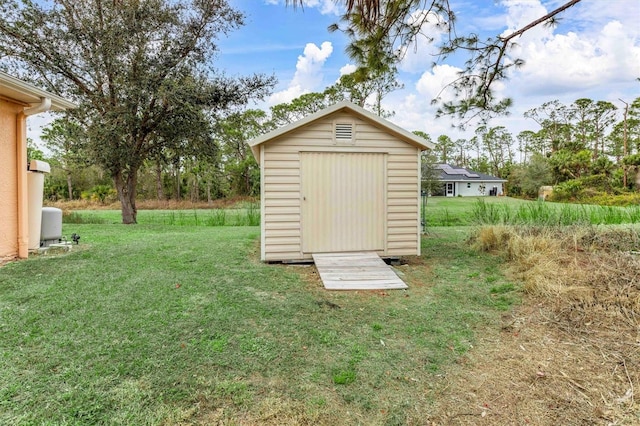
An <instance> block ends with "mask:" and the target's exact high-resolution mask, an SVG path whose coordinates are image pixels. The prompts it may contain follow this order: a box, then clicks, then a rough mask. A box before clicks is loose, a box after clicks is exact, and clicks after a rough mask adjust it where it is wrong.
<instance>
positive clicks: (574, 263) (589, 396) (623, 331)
mask: <svg viewBox="0 0 640 426" xmlns="http://www.w3.org/2000/svg"><path fill="white" fill-rule="evenodd" d="M526 240H528V242H527V241H526ZM475 242H476V244H477V245H478V247H482V248H484V249H486V250H493V251H496V252H499V253H500V254H501V255H502V256H504V257H505V259H506V261H507V263H508V265H509V268H510V272H511V274H513V275H514V276H515V277H517V278H519V279H520V280H522V281H523V282H524V288H525V289H526V292H527V294H526V295H525V297H524V300H523V304H522V305H521V306H520V307H519V308H518V309H517V310H515V311H513V312H512V313H510V314H508V315H505V316H504V317H503V324H502V328H501V329H500V330H487V331H485V334H484V336H482V337H481V338H480V340H479V343H478V344H477V346H476V347H475V349H474V350H472V351H469V352H468V354H467V355H466V357H465V358H464V359H463V360H462V362H461V365H459V366H456V367H454V368H450V369H449V370H448V372H447V374H446V380H445V381H446V384H445V385H443V387H442V389H441V391H440V395H439V396H438V398H437V402H436V409H435V411H434V412H433V415H432V417H431V418H430V420H431V421H432V422H433V423H434V424H447V425H467V424H468V425H482V424H487V425H520V424H525V425H526V424H532V425H557V424H563V425H587V424H588V425H591V424H611V425H619V424H638V423H639V422H640V404H639V403H638V399H639V398H640V396H638V395H637V392H638V389H640V309H639V308H640V278H639V275H640V259H639V257H640V256H637V255H635V254H630V253H633V252H634V251H635V250H637V242H638V238H637V230H629V229H613V230H612V229H607V230H599V229H595V228H587V229H564V230H561V229H555V230H546V231H541V230H535V229H526V230H524V229H515V228H506V227H491V228H485V229H483V230H481V231H480V232H479V233H478V235H477V236H476V240H475Z"/></svg>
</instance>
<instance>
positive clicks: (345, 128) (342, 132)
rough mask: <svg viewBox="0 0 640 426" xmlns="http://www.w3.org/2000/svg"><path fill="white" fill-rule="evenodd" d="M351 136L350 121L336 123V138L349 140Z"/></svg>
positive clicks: (351, 126)
mask: <svg viewBox="0 0 640 426" xmlns="http://www.w3.org/2000/svg"><path fill="white" fill-rule="evenodd" d="M352 137H353V125H352V124H351V123H336V140H339V141H350V140H351V139H352Z"/></svg>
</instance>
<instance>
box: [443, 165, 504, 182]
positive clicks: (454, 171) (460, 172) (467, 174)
mask: <svg viewBox="0 0 640 426" xmlns="http://www.w3.org/2000/svg"><path fill="white" fill-rule="evenodd" d="M436 169H438V170H439V171H440V176H439V177H438V179H439V180H441V181H443V182H506V181H507V180H506V179H502V178H499V177H495V176H491V175H486V174H484V173H479V172H475V171H473V170H469V169H465V168H464V167H455V166H451V165H449V164H437V165H436Z"/></svg>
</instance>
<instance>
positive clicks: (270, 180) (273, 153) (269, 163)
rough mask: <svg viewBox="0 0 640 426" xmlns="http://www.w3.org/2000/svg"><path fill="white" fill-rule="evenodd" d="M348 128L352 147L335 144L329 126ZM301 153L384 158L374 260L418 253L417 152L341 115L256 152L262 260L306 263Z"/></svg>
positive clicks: (375, 128)
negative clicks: (380, 227)
mask: <svg viewBox="0 0 640 426" xmlns="http://www.w3.org/2000/svg"><path fill="white" fill-rule="evenodd" d="M336 121H339V122H350V123H352V124H353V135H354V136H353V140H352V141H336V140H335V139H334V137H333V135H334V123H335V122H336ZM301 152H367V153H384V154H387V156H386V158H387V163H386V165H387V169H386V170H387V176H386V188H385V190H386V201H387V202H386V211H385V215H386V219H385V221H386V248H385V249H384V250H381V251H379V254H380V255H386V256H400V255H414V254H419V253H420V240H419V238H420V237H419V235H420V234H419V232H420V219H419V178H420V177H419V169H420V155H419V154H420V150H419V149H418V148H417V147H414V146H412V145H410V144H408V143H406V142H404V141H401V140H399V139H397V138H396V137H394V136H392V135H390V134H388V133H387V132H385V131H384V130H383V129H380V128H378V127H376V126H374V125H373V124H370V123H369V122H366V121H364V120H361V119H359V118H356V117H354V116H351V115H349V114H346V113H336V114H333V115H329V116H327V117H324V118H322V119H319V120H317V121H315V122H313V123H311V124H309V125H308V126H305V127H303V128H300V129H297V130H295V131H293V132H291V133H289V134H286V135H283V136H282V137H280V138H277V139H274V140H271V141H269V142H268V143H266V144H264V145H262V146H261V157H262V162H261V168H262V182H261V185H262V188H261V195H262V209H263V214H262V239H263V240H262V258H263V260H267V261H269V260H296V259H311V254H310V253H303V251H302V229H301V173H300V172H301V170H300V167H301V161H300V157H301V155H300V153H301Z"/></svg>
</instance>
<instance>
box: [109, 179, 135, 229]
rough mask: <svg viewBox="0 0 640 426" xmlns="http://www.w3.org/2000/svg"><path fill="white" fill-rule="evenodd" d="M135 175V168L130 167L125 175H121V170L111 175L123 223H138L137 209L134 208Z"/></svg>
mask: <svg viewBox="0 0 640 426" xmlns="http://www.w3.org/2000/svg"><path fill="white" fill-rule="evenodd" d="M137 177H138V170H137V169H130V170H129V173H127V175H126V177H125V176H123V173H122V172H121V171H120V172H118V173H117V174H116V175H115V176H114V177H113V181H114V183H115V185H116V190H117V191H118V199H119V200H120V205H121V207H122V223H123V224H125V225H130V224H135V223H138V221H137V216H138V210H137V209H136V184H137V180H138V179H137Z"/></svg>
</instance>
